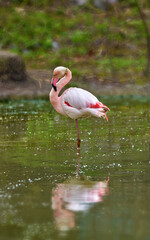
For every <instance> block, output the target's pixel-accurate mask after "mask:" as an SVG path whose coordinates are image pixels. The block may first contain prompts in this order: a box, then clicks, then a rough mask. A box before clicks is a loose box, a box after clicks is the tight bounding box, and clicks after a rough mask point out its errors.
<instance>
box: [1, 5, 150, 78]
mask: <svg viewBox="0 0 150 240" xmlns="http://www.w3.org/2000/svg"><path fill="white" fill-rule="evenodd" d="M58 2H59V1H58ZM13 3H14V5H10V7H9V8H4V7H1V9H0V47H1V48H2V49H10V50H11V51H14V52H17V53H19V54H21V55H22V56H23V58H24V59H25V61H26V64H27V67H28V66H30V68H32V67H34V68H35V67H36V68H41V67H42V68H53V67H55V66H56V65H65V66H68V67H70V66H71V68H73V69H74V72H75V75H76V76H81V75H83V74H86V75H91V74H95V76H97V77H99V76H100V75H101V78H105V77H106V75H107V74H108V77H110V75H111V73H112V68H114V70H115V72H116V73H117V74H119V75H120V76H119V75H118V76H119V77H120V78H121V77H123V78H126V75H127V73H128V72H130V73H131V72H132V74H136V75H138V76H137V78H138V77H139V75H140V74H141V71H143V69H144V64H146V34H145V28H144V25H143V23H142V21H141V19H140V16H139V13H138V11H137V7H136V6H135V5H134V4H133V3H132V1H130V3H128V4H127V2H125V1H121V3H120V6H119V8H120V9H118V12H117V14H114V10H113V9H112V10H109V12H105V11H102V10H100V9H99V10H98V9H96V8H94V7H93V6H92V5H90V4H88V5H87V6H86V7H77V6H71V5H70V6H69V5H68V4H67V3H68V1H67V0H66V1H62V4H57V6H56V3H55V1H47V0H45V1H43V2H42V1H35V0H26V1H19V0H18V1H17V0H16V1H13ZM17 4H18V5H17ZM19 4H20V5H19ZM29 5H30V6H32V7H29ZM39 6H41V7H40V8H39ZM129 6H130V7H129ZM144 6H145V5H144ZM122 9H123V13H122ZM4 22H5V24H4ZM147 23H148V25H149V26H150V22H149V20H148V19H147ZM141 56H142V57H141ZM112 64H113V66H112ZM99 67H100V69H101V72H100V70H99ZM93 69H94V71H93ZM122 69H125V70H126V72H125V71H124V72H121V70H122ZM126 79H127V78H126Z"/></svg>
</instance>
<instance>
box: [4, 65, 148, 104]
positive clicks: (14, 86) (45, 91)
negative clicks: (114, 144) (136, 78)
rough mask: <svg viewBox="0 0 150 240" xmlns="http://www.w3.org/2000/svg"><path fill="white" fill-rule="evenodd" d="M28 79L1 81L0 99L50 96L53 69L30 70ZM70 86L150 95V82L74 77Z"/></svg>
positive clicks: (110, 93)
mask: <svg viewBox="0 0 150 240" xmlns="http://www.w3.org/2000/svg"><path fill="white" fill-rule="evenodd" d="M27 74H28V80H27V81H22V82H15V81H14V82H13V81H9V82H6V83H5V82H0V100H9V99H22V98H24V99H35V98H43V97H47V98H48V97H49V92H50V89H51V84H50V79H51V75H52V74H51V71H48V70H28V71H27ZM68 85H69V87H70V86H71V87H73V86H75V87H80V88H83V89H86V90H88V91H89V92H91V93H93V94H94V95H96V96H113V95H118V96H119V95H141V96H150V83H147V84H145V85H139V84H129V83H126V84H120V83H117V82H116V83H107V84H106V83H100V82H99V81H97V80H95V79H90V80H89V79H83V80H80V81H79V80H78V79H75V78H73V79H72V80H71V82H70V83H69V84H68Z"/></svg>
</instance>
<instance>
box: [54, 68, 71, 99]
mask: <svg viewBox="0 0 150 240" xmlns="http://www.w3.org/2000/svg"><path fill="white" fill-rule="evenodd" d="M71 78H72V73H71V71H70V70H69V69H67V72H66V74H65V76H64V77H63V78H61V79H60V81H59V82H57V84H56V87H57V92H56V93H57V96H58V95H59V92H60V90H61V89H62V88H63V87H64V86H65V85H66V84H67V83H68V82H70V80H71Z"/></svg>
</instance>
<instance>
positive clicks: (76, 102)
mask: <svg viewBox="0 0 150 240" xmlns="http://www.w3.org/2000/svg"><path fill="white" fill-rule="evenodd" d="M71 78H72V74H71V71H70V70H69V69H67V68H65V67H57V68H55V69H54V72H53V78H52V81H51V83H52V89H51V91H50V102H51V103H52V105H53V107H54V108H55V110H56V111H57V112H58V113H60V114H62V115H65V116H68V117H70V118H72V119H75V121H76V126H77V133H78V141H80V136H79V129H78V123H77V119H78V118H81V117H88V116H95V117H104V118H106V120H108V118H107V115H106V112H107V111H108V110H109V108H108V107H106V106H105V105H104V104H103V103H101V102H100V101H99V100H98V99H97V98H96V97H95V96H94V95H93V94H91V93H90V92H88V91H86V90H84V89H81V88H76V87H71V88H68V89H67V90H65V91H64V92H63V94H62V95H61V96H59V92H60V90H61V89H62V88H63V87H64V86H65V85H66V84H67V83H68V82H69V81H70V80H71ZM78 146H80V144H79V142H78Z"/></svg>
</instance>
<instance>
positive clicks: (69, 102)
mask: <svg viewBox="0 0 150 240" xmlns="http://www.w3.org/2000/svg"><path fill="white" fill-rule="evenodd" d="M61 106H62V109H63V111H64V113H65V115H67V116H68V117H70V118H72V119H78V118H81V117H88V116H90V115H91V116H95V117H105V113H104V109H103V106H104V105H103V104H102V103H101V102H99V100H98V99H97V98H96V97H95V96H94V95H93V94H91V93H90V92H88V91H86V90H83V89H81V88H69V89H67V90H66V91H65V92H64V93H63V94H62V98H61Z"/></svg>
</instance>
